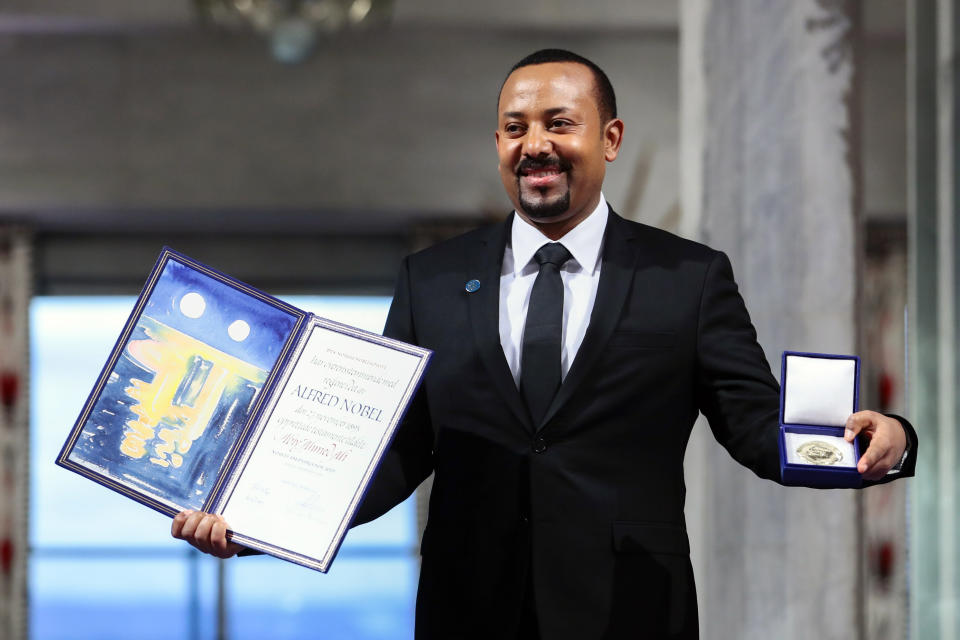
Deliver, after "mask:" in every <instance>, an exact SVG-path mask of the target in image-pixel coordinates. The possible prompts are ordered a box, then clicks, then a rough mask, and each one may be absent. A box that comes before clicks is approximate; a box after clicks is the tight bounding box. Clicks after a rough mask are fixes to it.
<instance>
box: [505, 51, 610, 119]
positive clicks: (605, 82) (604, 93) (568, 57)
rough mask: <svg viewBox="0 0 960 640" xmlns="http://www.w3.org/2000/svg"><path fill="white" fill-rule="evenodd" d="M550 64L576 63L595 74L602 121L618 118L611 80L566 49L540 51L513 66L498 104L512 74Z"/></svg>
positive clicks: (594, 82) (594, 80) (594, 65)
mask: <svg viewBox="0 0 960 640" xmlns="http://www.w3.org/2000/svg"><path fill="white" fill-rule="evenodd" d="M548 62H574V63H576V64H582V65H583V66H585V67H587V68H588V69H590V71H591V72H592V73H593V88H594V92H595V97H596V99H597V111H599V112H600V119H601V120H603V121H604V122H608V121H609V120H612V119H614V118H616V117H617V96H616V94H615V93H614V92H613V85H612V84H610V78H608V77H607V74H605V73H604V72H603V69H601V68H600V67H598V66H597V65H596V64H595V63H593V62H592V61H591V60H587V59H586V58H584V57H583V56H580V55H577V54H575V53H574V52H572V51H567V50H566V49H540V50H539V51H534V52H533V53H531V54H530V55H528V56H526V57H525V58H523V59H522V60H520V62H518V63H517V64H515V65H513V67H511V69H510V73H508V74H507V77H506V78H504V79H503V82H502V83H500V92H499V93H498V94H497V103H498V104H499V102H500V94H502V93H503V85H505V84H507V78H509V77H510V74H511V73H513V72H514V71H516V70H517V69H519V68H520V67H529V66H532V65H535V64H547V63H548Z"/></svg>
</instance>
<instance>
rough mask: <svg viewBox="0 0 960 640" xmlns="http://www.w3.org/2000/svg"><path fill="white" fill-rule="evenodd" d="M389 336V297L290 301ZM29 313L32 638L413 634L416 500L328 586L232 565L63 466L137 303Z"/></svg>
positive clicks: (84, 300) (46, 303)
mask: <svg viewBox="0 0 960 640" xmlns="http://www.w3.org/2000/svg"><path fill="white" fill-rule="evenodd" d="M286 299H287V300H288V301H289V302H291V303H292V304H294V305H296V306H298V307H300V308H303V309H308V310H310V311H312V312H314V313H317V314H319V315H322V316H324V317H328V318H332V319H335V320H339V321H341V322H346V323H348V324H352V325H354V326H359V327H362V328H365V329H370V330H372V331H379V330H380V329H381V327H382V326H383V322H384V319H385V317H386V311H387V307H388V305H389V298H383V297H375V298H374V297H287V298H286ZM133 302H134V301H133V298H129V297H124V298H121V297H89V296H84V297H41V298H36V299H34V301H33V303H32V305H31V318H30V322H31V333H32V337H31V367H32V382H31V454H30V455H31V497H30V500H31V516H30V518H31V520H30V541H31V555H30V560H29V580H30V608H31V609H30V611H31V616H30V628H31V636H32V637H33V638H37V639H41V638H42V639H43V640H48V639H50V640H52V639H57V638H70V639H77V638H96V639H98V640H109V639H112V638H117V639H118V640H119V639H124V640H126V639H128V638H143V639H147V638H164V639H168V638H170V637H182V638H192V639H197V640H199V639H202V638H212V637H216V635H217V632H218V631H221V632H222V633H223V634H224V635H223V637H227V638H231V639H235V640H236V639H245V638H251V639H252V638H257V639H260V638H264V637H269V638H276V639H282V638H303V637H312V636H314V635H316V634H317V631H318V629H320V628H322V629H323V637H324V638H326V639H329V640H335V639H338V638H343V639H347V638H349V639H351V640H354V639H371V640H373V639H383V640H386V639H390V640H403V639H408V638H412V637H413V600H414V594H415V591H416V579H417V559H416V553H415V550H416V543H417V541H416V516H415V507H414V504H413V501H412V499H411V500H408V501H407V502H406V503H404V504H403V505H400V506H399V507H397V508H396V509H394V510H393V511H392V512H391V513H389V514H387V515H386V516H384V517H383V518H380V519H379V520H377V521H375V522H372V523H370V524H367V525H363V526H361V527H358V528H357V529H356V530H353V531H351V532H350V533H349V534H348V535H347V539H346V541H345V543H344V545H343V547H342V548H341V550H340V553H339V555H338V558H337V560H336V562H334V564H333V567H332V568H331V570H330V572H329V573H328V574H326V575H324V574H320V573H318V572H315V571H311V570H309V569H305V568H303V567H299V566H297V565H293V564H290V563H287V562H284V561H281V560H277V559H275V558H270V557H255V558H243V559H234V560H230V561H228V562H226V563H221V562H220V561H218V560H216V559H214V558H210V557H208V556H204V555H202V554H200V553H198V552H195V551H193V550H192V549H191V548H190V547H188V546H187V545H185V544H183V543H181V542H180V541H177V540H173V539H172V538H171V537H170V535H169V528H170V521H169V519H168V518H166V517H165V516H162V515H160V514H158V513H155V512H153V511H152V510H150V509H148V508H146V507H144V506H143V505H140V504H137V503H135V502H133V501H131V500H128V499H127V498H124V497H123V496H120V495H119V494H116V493H114V492H112V491H109V490H108V489H106V488H104V487H101V486H99V485H97V484H95V483H93V482H90V481H89V480H87V479H85V478H82V477H80V476H78V475H76V474H73V473H71V472H69V471H66V470H64V469H61V468H60V467H57V466H56V465H55V464H54V460H55V459H56V456H57V454H58V452H59V450H60V447H61V446H62V445H63V441H64V440H65V438H66V436H67V432H68V431H69V429H70V427H71V426H72V425H73V423H74V421H75V420H76V417H77V414H78V413H79V412H80V408H81V406H82V404H83V402H84V400H85V399H86V396H87V394H88V393H89V392H90V388H91V387H92V386H93V382H94V380H95V379H96V377H97V375H98V373H99V372H100V369H101V367H102V366H103V363H104V361H105V360H106V357H107V354H108V353H109V351H110V349H111V347H112V346H113V344H114V342H115V341H116V338H117V335H118V334H119V333H120V329H121V327H122V325H123V323H124V321H125V320H126V318H127V316H128V315H129V313H130V309H131V308H132V306H133Z"/></svg>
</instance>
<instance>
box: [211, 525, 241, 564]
mask: <svg viewBox="0 0 960 640" xmlns="http://www.w3.org/2000/svg"><path fill="white" fill-rule="evenodd" d="M228 529H229V527H228V526H227V521H226V520H224V519H223V517H221V516H218V517H217V519H216V521H215V522H214V523H213V526H212V527H211V529H210V546H211V547H212V548H213V552H212V553H213V555H215V556H217V557H218V558H229V557H231V556H233V555H236V553H237V552H236V551H234V550H233V549H232V548H233V547H234V546H239V545H233V544H232V543H230V542H228V541H227V530H228Z"/></svg>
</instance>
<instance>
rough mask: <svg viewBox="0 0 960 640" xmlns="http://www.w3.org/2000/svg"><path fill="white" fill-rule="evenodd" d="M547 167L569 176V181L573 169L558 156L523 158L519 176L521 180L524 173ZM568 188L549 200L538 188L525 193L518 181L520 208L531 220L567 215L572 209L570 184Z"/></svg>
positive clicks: (518, 170) (529, 189)
mask: <svg viewBox="0 0 960 640" xmlns="http://www.w3.org/2000/svg"><path fill="white" fill-rule="evenodd" d="M547 167H557V168H558V169H559V170H560V171H561V172H563V174H564V175H565V176H568V178H567V179H569V175H570V174H569V172H570V169H571V166H570V163H569V162H567V161H566V160H564V159H563V158H561V157H557V156H554V157H550V158H536V159H535V158H523V159H522V160H521V161H520V163H519V165H518V166H517V175H518V178H519V176H520V175H521V174H522V173H523V172H524V171H536V170H538V169H545V168H547ZM566 187H567V188H566V189H565V190H564V192H563V193H561V194H558V195H555V196H553V197H549V198H548V197H545V196H544V194H543V193H542V192H541V191H540V190H539V189H537V188H536V187H531V188H528V189H527V190H526V191H525V190H524V188H523V186H521V183H520V182H519V180H518V183H517V200H519V201H520V207H521V208H522V209H523V211H524V212H525V213H526V214H527V215H528V216H530V217H531V218H537V219H540V220H549V219H550V218H557V217H559V216H561V215H563V214H564V213H566V212H567V210H568V209H569V208H570V184H569V182H568V183H567V185H566Z"/></svg>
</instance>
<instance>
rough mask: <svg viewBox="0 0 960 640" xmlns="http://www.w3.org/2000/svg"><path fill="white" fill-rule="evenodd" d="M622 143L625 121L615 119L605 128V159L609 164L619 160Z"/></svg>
mask: <svg viewBox="0 0 960 640" xmlns="http://www.w3.org/2000/svg"><path fill="white" fill-rule="evenodd" d="M622 142H623V120H621V119H620V118H614V119H613V120H611V121H610V122H608V123H607V124H606V125H605V126H604V127H603V157H604V158H605V159H606V160H607V162H613V161H614V160H616V159H617V154H618V153H620V144H621V143H622Z"/></svg>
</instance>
